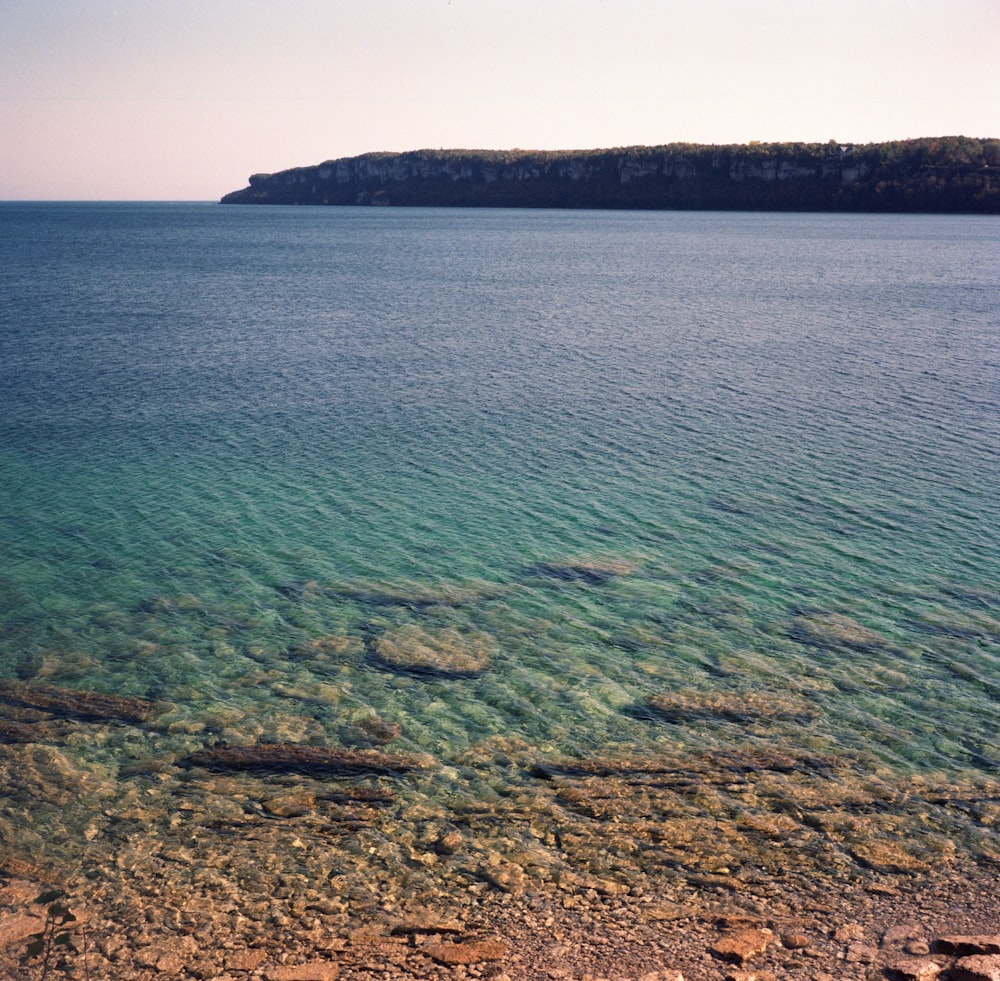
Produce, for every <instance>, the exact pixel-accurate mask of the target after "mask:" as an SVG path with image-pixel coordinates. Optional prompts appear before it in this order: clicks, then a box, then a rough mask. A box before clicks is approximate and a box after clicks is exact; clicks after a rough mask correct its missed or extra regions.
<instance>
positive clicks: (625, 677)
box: [0, 204, 1000, 772]
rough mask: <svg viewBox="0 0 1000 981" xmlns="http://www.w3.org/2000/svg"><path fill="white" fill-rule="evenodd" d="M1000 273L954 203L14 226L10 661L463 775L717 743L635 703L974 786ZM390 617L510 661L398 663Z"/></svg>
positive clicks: (6, 429) (1, 363)
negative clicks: (486, 647)
mask: <svg viewBox="0 0 1000 981" xmlns="http://www.w3.org/2000/svg"><path fill="white" fill-rule="evenodd" d="M998 257H1000V223H998V222H997V221H995V220H993V219H982V218H968V217H923V216H920V217H913V216H906V217H895V216H859V215H851V216H835V215H777V214H716V213H711V214H709V213H654V214H647V213H639V214H633V213H613V212H544V211H539V212H535V211H530V212H529V211H472V210H469V211H464V210H455V211H450V210H434V209H428V210H391V209H349V208H348V209H341V208H330V209H312V208H287V209H286V208H222V207H217V206H213V205H200V204H193V205H163V204H150V205H142V204H93V205H91V204H67V205H61V204H5V205H0V556H2V566H0V677H18V678H23V679H26V680H34V679H37V680H41V681H44V682H45V683H48V684H57V685H64V686H67V687H82V688H90V689H95V690H98V691H105V692H119V693H127V694H132V695H137V696H141V697H155V698H161V699H166V700H169V701H170V702H172V703H174V704H175V705H176V706H177V708H176V709H175V718H180V719H184V720H187V721H188V722H196V721H197V720H204V719H208V720H217V719H218V718H220V717H222V716H223V715H224V717H225V720H226V725H227V726H228V729H227V735H228V736H229V737H230V738H246V739H247V740H255V739H275V738H288V733H289V732H292V731H296V730H294V726H291V724H290V723H289V721H288V719H289V717H290V716H291V717H302V716H307V717H309V719H310V720H311V721H310V724H311V725H312V726H313V728H312V729H310V730H309V737H308V738H309V739H311V740H312V741H317V740H318V739H319V738H320V737H321V736H322V735H323V734H324V733H326V734H328V735H329V736H330V739H331V741H335V733H336V727H337V725H338V724H340V723H341V722H342V720H343V719H344V718H345V717H350V716H351V715H352V713H353V714H355V715H363V714H364V713H365V712H370V711H375V712H377V713H379V714H380V715H381V716H383V717H387V718H392V719H394V720H398V721H400V722H401V724H402V728H403V745H404V746H409V747H410V748H411V749H419V750H423V751H427V752H430V753H434V754H437V755H445V756H447V755H448V754H449V753H457V752H460V751H461V750H462V749H464V748H465V747H467V746H470V745H473V744H475V743H476V742H477V741H478V740H481V739H483V738H484V737H486V736H489V735H492V734H498V733H502V734H512V735H516V736H518V737H519V738H522V739H524V740H525V741H527V742H528V743H530V744H532V745H538V746H542V747H546V748H550V749H556V750H558V751H561V752H575V751H587V750H588V749H591V748H593V747H598V746H599V747H608V746H620V747H621V748H622V750H623V751H625V750H632V749H643V750H645V749H648V748H649V747H655V746H656V745H660V744H662V743H663V742H664V741H669V742H670V743H671V744H674V743H678V742H679V743H692V744H698V745H705V744H706V743H707V744H709V745H721V746H725V745H730V744H736V743H739V742H741V741H742V740H744V739H746V734H745V732H743V731H742V730H741V729H740V727H739V726H734V725H732V724H730V723H727V722H725V721H724V720H723V721H713V720H711V719H708V720H706V719H704V718H697V719H692V720H691V721H689V722H688V723H686V724H680V725H673V726H670V727H669V730H668V729H666V728H664V727H663V726H656V725H652V724H651V723H650V722H649V720H648V719H644V718H642V717H640V715H641V714H640V713H636V712H635V711H634V709H635V706H636V705H639V704H641V703H642V702H643V700H644V699H645V698H647V697H649V696H650V695H653V694H656V693H658V692H664V691H676V690H683V691H700V692H721V693H726V694H734V695H737V696H738V695H740V694H746V693H750V692H754V693H763V694H765V695H769V694H770V695H774V696H775V697H778V696H781V697H790V698H794V699H797V700H799V701H801V702H802V703H803V704H807V705H808V706H809V707H810V708H811V709H812V710H813V711H814V712H815V713H816V716H817V717H816V719H815V721H814V722H812V723H811V724H809V725H808V726H804V725H802V724H801V723H800V722H791V721H787V722H780V721H776V722H775V723H774V725H773V726H772V727H770V728H769V729H768V730H767V732H766V733H761V732H760V731H757V732H755V735H754V738H755V739H758V740H761V739H763V740H766V741H771V742H773V743H774V744H775V745H790V744H794V745H802V746H806V747H809V748H812V749H817V750H823V751H826V752H838V751H848V750H849V751H861V750H864V751H865V752H868V753H872V754H874V756H875V757H876V758H877V759H879V760H881V761H883V762H884V763H887V764H889V765H891V766H893V767H899V768H904V769H908V768H917V769H921V768H930V769H946V770H947V769H954V770H956V771H958V770H964V769H973V770H986V771H988V772H993V771H995V770H996V769H997V767H998V765H1000V764H998V761H1000V739H998V721H1000V505H998V500H1000V495H998V491H997V488H998V487H1000V329H998V327H1000V263H998V261H997V259H998ZM406 625H417V626H419V627H420V628H421V629H422V630H424V631H426V632H427V635H428V636H450V637H454V634H442V633H441V631H448V630H453V631H457V632H458V635H459V636H462V637H482V636H483V635H486V636H487V639H488V641H489V644H490V645H491V648H492V666H491V668H490V669H489V670H488V671H487V672H485V673H483V674H482V675H480V676H478V677H475V678H461V679H450V678H437V677H424V676H414V675H411V674H405V673H404V674H400V673H397V672H393V671H389V670H386V667H385V665H384V664H381V663H379V662H378V661H377V659H373V657H372V656H371V654H372V651H373V649H377V645H378V642H379V639H380V638H381V637H384V636H386V635H387V634H388V635H391V634H392V632H393V631H395V630H397V629H398V628H399V627H402V626H406ZM851 631H855V632H854V633H851ZM859 631H869V633H863V632H859ZM329 637H336V638H340V640H339V641H338V643H339V645H340V649H339V651H338V652H337V653H330V650H327V651H326V652H325V653H324V654H323V656H318V657H311V658H304V657H302V656H300V655H299V654H297V653H296V652H297V651H300V650H301V645H303V644H308V643H309V642H310V641H315V640H317V639H320V638H329ZM331 649H332V648H331ZM290 726H291V727H290ZM317 726H318V729H317V728H316V727H317ZM177 731H178V732H180V731H182V727H179V728H178V729H177ZM178 738H180V737H178ZM183 748H190V747H188V746H186V744H185V745H181V744H180V743H179V745H178V749H183Z"/></svg>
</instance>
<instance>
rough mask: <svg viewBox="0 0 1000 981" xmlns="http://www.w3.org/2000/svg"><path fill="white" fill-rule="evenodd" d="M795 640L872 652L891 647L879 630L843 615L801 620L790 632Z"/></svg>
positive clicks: (808, 616)
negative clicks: (875, 649)
mask: <svg viewBox="0 0 1000 981" xmlns="http://www.w3.org/2000/svg"><path fill="white" fill-rule="evenodd" d="M789 635H790V636H791V638H792V639H793V640H798V641H801V642H802V643H805V644H811V645H812V646H814V647H854V648H856V649H858V650H871V649H873V648H884V647H888V646H889V641H888V639H887V638H885V637H883V636H882V634H880V633H879V632H878V631H877V630H872V629H871V628H870V627H865V626H863V625H862V624H860V623H858V622H857V620H852V619H851V618H850V617H849V616H845V615H844V614H843V613H809V614H803V615H801V616H797V617H796V618H795V619H794V621H793V622H792V626H791V628H790V629H789Z"/></svg>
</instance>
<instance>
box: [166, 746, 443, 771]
mask: <svg viewBox="0 0 1000 981" xmlns="http://www.w3.org/2000/svg"><path fill="white" fill-rule="evenodd" d="M180 764H181V766H184V767H204V768H205V769H207V770H215V771H222V772H230V771H236V770H245V771H252V772H257V773H301V774H304V775H306V776H357V775H361V774H388V775H394V774H398V773H405V772H407V771H409V770H418V769H424V768H426V763H425V761H424V760H422V759H420V758H419V757H416V756H403V755H392V756H390V755H388V754H387V753H377V752H374V751H372V750H349V749H326V748H325V747H322V746H300V745H298V744H295V743H260V744H258V745H255V746H216V747H212V748H211V749H207V748H206V749H200V750H198V751H197V752H194V753H191V754H190V755H189V756H186V757H184V758H183V759H182V760H181V761H180Z"/></svg>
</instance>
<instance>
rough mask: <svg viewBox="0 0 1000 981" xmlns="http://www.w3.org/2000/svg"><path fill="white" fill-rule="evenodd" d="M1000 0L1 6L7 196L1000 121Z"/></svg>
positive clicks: (125, 195)
mask: <svg viewBox="0 0 1000 981" xmlns="http://www.w3.org/2000/svg"><path fill="white" fill-rule="evenodd" d="M998 52H1000V0H0V200H133V201H134V200H149V201H152V200H174V201H211V200H217V199H218V198H220V197H221V196H222V195H223V194H225V193H227V192H228V191H232V190H236V189H238V188H242V187H244V186H246V184H247V178H248V177H249V175H250V174H252V173H269V172H274V171H278V170H285V169H287V168H290V167H297V166H306V165H310V164H315V163H319V162H321V161H324V160H330V159H334V158H337V157H346V156H354V155H356V154H360V153H366V152H369V151H376V150H391V151H404V150H415V149H421V148H428V147H430V148H456V149H511V148H515V147H520V148H522V149H539V150H566V149H599V148H605V147H614V146H630V145H660V144H664V143H672V142H690V143H716V144H727V143H746V142H749V141H750V140H761V141H763V142H770V141H803V142H826V141H827V140H830V139H834V140H838V141H839V142H843V143H849V142H853V143H868V142H880V141H883V140H896V139H908V138H914V137H921V136H946V135H964V136H973V137H1000V67H998V66H1000V58H998Z"/></svg>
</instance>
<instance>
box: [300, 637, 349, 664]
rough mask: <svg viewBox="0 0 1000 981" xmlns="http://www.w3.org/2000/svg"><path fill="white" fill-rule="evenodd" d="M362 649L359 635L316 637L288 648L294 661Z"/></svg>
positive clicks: (309, 659) (310, 659)
mask: <svg viewBox="0 0 1000 981" xmlns="http://www.w3.org/2000/svg"><path fill="white" fill-rule="evenodd" d="M362 649H363V645H362V643H361V641H360V640H359V639H358V638H357V637H346V636H339V635H336V636H332V637H316V638H314V639H313V640H306V641H303V642H302V643H301V644H295V646H294V647H290V648H288V657H289V659H290V660H292V661H312V660H315V659H316V658H322V657H329V656H330V655H332V654H359V653H360V652H361V651H362Z"/></svg>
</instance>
